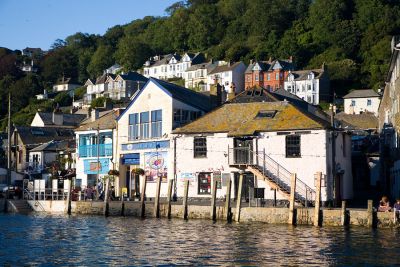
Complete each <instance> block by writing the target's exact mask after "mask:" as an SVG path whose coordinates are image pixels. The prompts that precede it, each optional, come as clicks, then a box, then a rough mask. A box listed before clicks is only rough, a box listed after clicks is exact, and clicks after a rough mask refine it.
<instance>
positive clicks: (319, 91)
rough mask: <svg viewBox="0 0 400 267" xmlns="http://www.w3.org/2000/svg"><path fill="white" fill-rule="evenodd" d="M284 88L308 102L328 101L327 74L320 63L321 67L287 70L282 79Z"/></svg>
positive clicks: (328, 83) (315, 103)
mask: <svg viewBox="0 0 400 267" xmlns="http://www.w3.org/2000/svg"><path fill="white" fill-rule="evenodd" d="M284 88H285V90H286V91H288V92H289V93H292V94H294V95H297V96H298V97H300V98H301V99H304V100H305V101H307V102H308V103H310V104H313V105H318V104H319V103H320V102H321V101H325V102H328V101H329V100H330V98H331V96H330V81H329V74H328V71H327V69H326V67H325V64H323V65H322V68H321V69H313V70H299V71H289V73H288V74H287V78H286V79H285V81H284Z"/></svg>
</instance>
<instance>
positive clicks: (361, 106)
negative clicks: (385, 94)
mask: <svg viewBox="0 0 400 267" xmlns="http://www.w3.org/2000/svg"><path fill="white" fill-rule="evenodd" d="M343 99H344V112H345V113H346V114H360V113H363V112H372V113H374V114H375V116H377V115H378V109H379V104H380V102H381V95H380V94H378V93H377V92H375V91H374V90H373V89H365V90H353V91H351V92H350V93H348V94H347V95H345V96H343Z"/></svg>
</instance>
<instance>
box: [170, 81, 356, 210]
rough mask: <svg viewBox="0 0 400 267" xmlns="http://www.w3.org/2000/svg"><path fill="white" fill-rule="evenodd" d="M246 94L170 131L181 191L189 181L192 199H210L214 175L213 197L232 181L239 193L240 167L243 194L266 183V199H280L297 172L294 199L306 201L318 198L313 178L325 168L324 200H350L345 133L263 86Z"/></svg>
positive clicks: (285, 196) (283, 199)
mask: <svg viewBox="0 0 400 267" xmlns="http://www.w3.org/2000/svg"><path fill="white" fill-rule="evenodd" d="M250 92H251V90H247V91H245V92H243V93H242V94H240V95H238V96H237V97H236V98H235V99H233V100H232V101H231V102H230V103H227V104H225V105H223V106H222V107H220V108H217V109H215V110H214V111H212V112H210V113H208V114H206V115H205V116H203V117H201V118H199V119H197V120H196V121H194V122H192V123H189V124H187V125H185V126H183V127H181V128H178V129H176V130H175V131H174V134H175V135H176V145H175V146H176V176H177V184H178V196H183V184H184V181H185V180H189V181H190V187H189V197H192V198H210V197H211V185H212V183H213V181H214V180H217V187H218V190H217V197H218V198H223V197H225V195H226V188H227V183H228V181H229V180H231V181H232V185H233V191H232V197H233V198H236V197H237V195H238V190H239V189H238V188H239V185H238V183H239V174H240V172H244V175H245V178H244V185H243V188H244V189H243V190H244V191H243V193H244V194H243V195H242V196H243V197H244V198H246V199H247V200H248V199H249V198H251V194H252V190H253V188H264V189H265V196H264V197H265V199H267V200H270V201H277V202H280V203H282V204H283V203H287V200H288V197H289V192H290V191H289V189H290V177H291V175H292V174H296V175H297V186H296V193H297V194H296V201H297V202H298V203H299V204H303V205H305V204H306V203H307V204H310V202H312V201H313V200H314V199H315V179H314V178H315V176H314V175H315V174H316V173H317V172H322V174H323V183H322V184H323V185H322V191H321V197H322V201H323V202H325V203H328V202H333V201H339V200H341V199H351V198H352V193H353V192H352V171H351V161H350V157H351V143H350V142H351V141H350V136H349V135H348V134H347V133H345V132H336V134H335V135H332V131H331V128H330V125H329V122H328V121H327V120H324V119H322V118H320V117H318V116H316V115H315V114H314V113H312V112H309V111H307V110H306V109H303V108H301V107H299V106H297V105H295V104H294V103H292V102H290V101H279V100H277V99H276V97H275V96H273V95H272V94H270V93H269V92H268V91H267V90H266V89H263V90H261V91H260V90H258V89H257V90H255V91H254V92H253V93H254V94H253V96H254V100H253V101H251V97H252V96H251V94H250V95H249V93H250ZM333 136H334V137H333ZM332 138H335V141H336V142H335V143H336V145H335V146H334V147H333V145H332ZM333 149H335V152H336V156H335V160H333V154H332V151H333ZM333 164H335V168H333ZM333 172H334V173H333Z"/></svg>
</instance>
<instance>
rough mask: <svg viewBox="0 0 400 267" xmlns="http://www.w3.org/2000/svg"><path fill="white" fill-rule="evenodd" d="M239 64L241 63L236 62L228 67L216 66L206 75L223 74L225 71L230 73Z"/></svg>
mask: <svg viewBox="0 0 400 267" xmlns="http://www.w3.org/2000/svg"><path fill="white" fill-rule="evenodd" d="M241 63H242V61H239V62H236V63H234V64H230V65H221V66H217V67H215V68H214V69H213V70H212V71H210V73H208V74H215V73H221V72H225V71H231V70H233V69H235V68H236V67H237V66H239V65H240V64H241Z"/></svg>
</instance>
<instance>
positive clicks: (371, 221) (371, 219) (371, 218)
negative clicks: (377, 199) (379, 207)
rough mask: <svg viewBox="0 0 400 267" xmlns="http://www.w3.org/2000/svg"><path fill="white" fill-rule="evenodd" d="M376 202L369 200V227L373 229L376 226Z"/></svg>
mask: <svg viewBox="0 0 400 267" xmlns="http://www.w3.org/2000/svg"><path fill="white" fill-rule="evenodd" d="M373 207H374V201H373V200H371V199H369V200H368V209H367V213H368V214H367V219H368V220H367V226H368V227H373V226H374V208H373Z"/></svg>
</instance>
